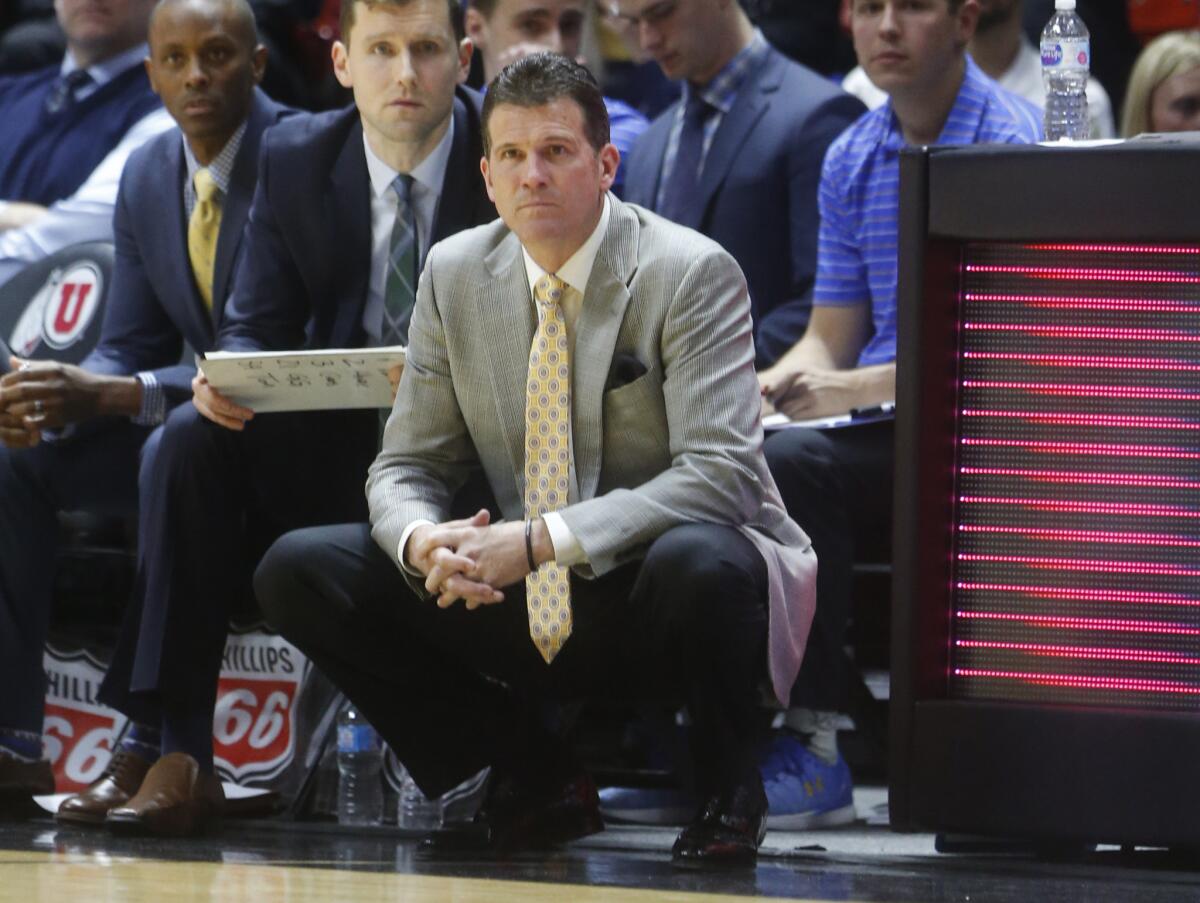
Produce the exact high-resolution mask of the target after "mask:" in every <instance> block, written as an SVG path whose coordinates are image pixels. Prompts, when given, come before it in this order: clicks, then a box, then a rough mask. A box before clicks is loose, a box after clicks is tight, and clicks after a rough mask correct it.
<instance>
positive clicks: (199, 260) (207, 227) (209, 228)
mask: <svg viewBox="0 0 1200 903" xmlns="http://www.w3.org/2000/svg"><path fill="white" fill-rule="evenodd" d="M194 185H195V187H196V206H195V207H194V208H193V209H192V218H191V219H190V220H189V221H188V257H190V258H191V261H192V272H193V273H194V274H195V276H196V288H198V289H199V290H200V297H202V298H203V299H204V304H205V306H207V307H208V309H209V310H210V311H211V310H212V306H213V299H212V292H213V268H214V266H215V264H216V260H217V234H218V233H219V232H220V231H221V204H220V202H219V201H218V200H217V191H218V190H219V189H218V188H217V183H216V182H214V181H213V177H212V175H211V174H210V173H209V171H208V170H207V169H198V170H196V176H195V181H194Z"/></svg>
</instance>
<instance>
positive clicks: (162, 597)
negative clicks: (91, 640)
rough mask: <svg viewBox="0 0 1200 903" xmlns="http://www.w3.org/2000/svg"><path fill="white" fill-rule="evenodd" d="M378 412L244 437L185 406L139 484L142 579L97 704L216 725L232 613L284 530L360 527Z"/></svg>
mask: <svg viewBox="0 0 1200 903" xmlns="http://www.w3.org/2000/svg"><path fill="white" fill-rule="evenodd" d="M377 429H378V427H377V417H376V414H375V412H374V411H365V412H363V411H337V412H314V413H304V414H266V415H261V416H259V417H256V418H254V419H253V420H251V421H250V422H249V423H248V424H247V425H246V429H245V430H244V431H243V432H234V431H232V430H228V429H225V428H224V427H221V426H218V425H216V424H214V423H211V422H210V421H208V420H206V419H204V418H203V417H202V416H201V415H200V414H199V413H198V412H197V411H196V409H195V408H194V407H193V406H192V405H190V404H188V405H180V406H179V407H178V408H176V409H175V410H173V411H172V412H171V413H170V415H169V416H168V418H167V421H166V423H165V424H164V425H163V428H162V430H161V432H160V434H159V439H158V444H157V449H156V452H155V454H154V457H153V461H152V463H151V465H150V467H149V472H148V473H146V474H144V475H143V479H142V491H141V500H140V511H139V525H138V569H137V578H136V584H135V592H134V600H133V603H132V606H133V607H132V608H131V610H130V611H129V612H127V614H126V617H125V620H124V622H123V624H122V631H121V635H120V638H119V640H118V644H117V648H116V651H115V652H114V654H113V661H112V664H111V665H110V667H109V669H108V673H107V675H106V676H105V679H104V683H103V684H102V685H101V688H100V699H101V700H103V701H104V702H106V703H107V704H109V705H111V706H113V707H114V708H117V709H119V710H120V711H122V712H124V713H125V714H126V715H129V716H130V717H131V718H134V719H135V720H138V721H142V722H144V723H148V724H152V725H153V724H157V723H158V722H159V721H160V720H161V718H162V717H163V714H164V713H174V714H179V715H184V716H187V715H203V714H208V715H210V716H211V713H212V709H213V706H214V705H215V702H216V691H217V678H218V677H219V675H220V671H221V661H222V657H223V655H224V650H225V636H226V633H227V630H228V624H229V617H230V615H231V613H233V612H236V611H239V610H244V609H245V607H246V606H247V605H250V606H252V604H253V600H252V597H251V595H250V594H251V591H252V590H251V578H252V575H253V573H254V567H255V565H256V564H257V562H258V559H259V557H260V556H261V554H262V552H263V551H264V550H265V549H266V548H267V547H268V546H269V545H270V543H271V542H272V541H273V540H274V539H275V538H277V537H278V536H280V535H282V534H283V533H285V532H286V531H288V530H292V529H295V528H297V527H303V526H310V525H313V524H321V523H339V522H341V521H344V520H347V519H348V518H354V517H363V516H365V513H366V500H365V498H364V496H363V485H364V483H365V481H366V475H367V468H368V466H369V465H370V462H371V460H372V458H373V456H374V452H375V448H376V436H377Z"/></svg>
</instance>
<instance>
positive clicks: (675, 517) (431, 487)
mask: <svg viewBox="0 0 1200 903" xmlns="http://www.w3.org/2000/svg"><path fill="white" fill-rule="evenodd" d="M610 199H611V201H612V208H613V209H612V216H611V217H610V220H609V226H608V231H607V234H606V235H605V238H604V242H603V244H602V245H601V248H600V252H599V254H598V255H597V257H596V263H595V265H594V267H593V269H592V274H591V277H590V279H589V281H588V285H587V289H586V292H585V296H584V302H583V308H582V311H581V313H580V316H579V322H578V324H577V326H576V339H575V360H574V361H573V362H572V380H573V385H572V392H571V405H572V412H571V416H572V427H573V443H574V445H573V447H574V457H575V469H576V478H577V482H578V486H579V500H578V501H577V502H576V503H575V504H572V505H570V506H568V507H567V508H564V509H562V510H561V511H560V512H559V513H560V514H561V515H562V517H563V520H564V521H565V522H566V524H567V526H568V527H569V528H570V529H571V531H572V533H574V535H575V537H576V538H577V539H578V541H579V543H580V545H581V546H582V547H583V550H584V552H585V553H586V554H587V558H588V562H589V564H588V565H587V566H585V567H581V568H578V569H577V571H578V572H579V573H580V574H581V575H582V576H585V577H590V576H599V575H603V574H605V573H607V572H609V571H611V570H613V569H614V568H616V567H618V566H619V565H622V564H625V563H627V562H630V561H635V560H637V559H639V558H641V557H642V556H643V555H644V554H645V552H646V549H647V548H648V547H649V545H650V543H651V542H653V541H654V540H655V539H656V538H657V537H658V536H660V535H661V534H662V533H663V532H665V531H666V530H667V529H668V528H670V527H673V526H676V525H678V524H684V523H692V522H703V523H714V524H727V525H729V526H733V527H737V528H739V529H741V530H742V531H743V532H744V533H745V534H746V535H747V537H749V539H750V540H751V541H752V542H754V544H755V546H756V547H757V548H758V549H759V551H760V552H761V553H762V555H763V558H764V559H765V561H766V564H767V570H768V574H769V577H770V643H769V648H770V662H769V665H770V671H771V679H772V684H773V686H774V689H775V692H776V695H777V696H779V698H780V699H781V700H786V699H787V698H788V694H789V692H790V691H791V685H792V681H793V680H794V678H795V675H796V671H797V669H798V668H799V666H800V659H801V656H802V654H803V651H804V646H805V643H806V641H807V638H808V630H809V626H810V623H811V621H812V615H813V608H814V602H815V589H814V583H815V578H816V556H815V555H814V553H813V551H812V547H811V544H810V543H809V541H808V538H807V537H806V536H805V535H804V533H803V532H802V531H801V530H800V528H799V527H798V526H797V525H796V524H795V523H794V522H793V521H792V520H791V519H790V518H789V517H788V516H787V513H786V512H785V511H784V508H783V505H782V503H781V501H780V499H779V493H778V490H777V489H776V488H775V482H774V480H773V479H772V478H771V475H770V473H769V472H768V471H767V467H766V462H765V460H764V459H763V455H762V427H761V424H760V420H759V404H758V382H757V379H756V377H755V373H754V346H753V340H752V338H751V323H750V301H749V298H748V296H747V291H746V282H745V279H744V278H743V277H742V273H741V270H740V269H738V266H737V264H736V263H735V262H734V260H733V258H732V257H730V256H729V255H728V254H727V253H726V252H725V251H723V250H722V249H721V248H720V246H719V245H717V244H716V243H714V242H712V241H710V240H709V239H707V238H704V237H703V236H702V235H700V234H699V233H696V232H693V231H692V230H690V229H686V228H683V227H681V226H677V225H675V224H673V223H670V222H668V221H667V220H665V219H662V218H661V217H658V216H656V215H654V214H652V213H650V212H649V211H647V210H644V209H643V208H640V207H636V206H634V205H631V204H622V203H621V202H620V201H618V200H617V199H616V198H615V197H611V198H610ZM536 326H537V314H536V311H535V309H534V304H533V301H532V299H531V297H530V292H529V283H528V281H527V277H526V275H525V266H524V261H523V258H522V254H521V246H520V243H519V242H518V240H517V237H516V236H515V235H514V234H512V233H511V232H510V231H509V230H508V229H507V228H506V227H505V226H504V224H503V223H502V222H500V221H497V222H494V223H491V224H489V225H486V226H480V227H477V228H475V229H470V230H468V231H466V232H461V233H459V234H458V235H455V236H453V237H451V238H448V239H446V240H445V241H443V242H441V243H439V244H438V245H436V246H435V247H434V248H433V249H432V250H431V251H430V253H429V258H428V260H427V262H426V266H425V272H424V274H423V275H422V277H421V282H420V287H419V290H418V293H417V303H416V308H415V310H414V312H413V318H412V326H411V328H410V332H409V349H408V361H407V365H406V366H405V369H404V377H403V379H402V380H401V383H400V391H399V394H398V395H397V397H396V404H395V407H394V409H393V413H392V417H391V419H390V420H389V422H388V426H387V430H386V432H385V434H384V440H383V449H382V451H381V452H380V454H379V457H378V459H377V460H376V461H375V464H374V465H373V466H372V468H371V473H370V477H369V479H368V481H367V495H368V499H369V501H370V506H371V523H372V525H373V535H374V536H375V539H376V541H377V542H378V543H379V544H380V546H382V547H383V549H384V550H385V551H386V552H387V553H388V555H390V556H393V558H394V557H395V556H396V554H397V551H398V547H399V542H400V537H401V534H402V533H403V531H404V528H405V527H406V526H408V524H410V523H412V522H413V521H414V520H417V519H428V520H431V521H434V522H441V521H444V520H446V519H447V512H448V511H449V509H450V501H451V498H452V497H453V495H454V492H455V490H456V489H457V488H458V487H459V486H460V485H461V484H462V482H463V481H464V480H465V479H466V476H467V475H468V473H469V472H470V470H471V469H472V468H475V467H478V466H480V465H482V467H483V469H484V472H485V474H486V476H487V479H488V483H489V484H490V486H491V488H492V491H493V492H494V494H495V497H496V501H497V503H498V504H499V506H500V509H501V511H502V512H503V515H504V517H505V518H506V519H509V520H521V519H522V518H523V516H524V514H523V498H524V460H525V459H524V455H525V452H524V448H525V388H524V384H525V375H526V370H527V367H528V361H529V348H530V345H531V343H532V341H533V335H534V331H535V329H536ZM634 360H636V362H638V363H637V364H635V365H634V366H633V367H632V372H633V373H636V372H638V371H640V370H641V368H642V367H644V368H645V373H643V374H642V375H640V376H637V377H636V378H633V379H632V380H631V381H627V382H624V381H623V377H624V378H628V377H629V376H630V375H631V368H630V366H629V365H630V363H631V362H632V361H634ZM614 362H616V364H617V365H616V366H614ZM414 582H415V581H414ZM422 592H423V590H422Z"/></svg>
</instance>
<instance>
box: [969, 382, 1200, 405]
mask: <svg viewBox="0 0 1200 903" xmlns="http://www.w3.org/2000/svg"><path fill="white" fill-rule="evenodd" d="M963 388H964V389H1012V390H1016V391H1020V392H1032V393H1034V394H1037V395H1067V396H1072V397H1080V398H1134V399H1139V400H1140V399H1161V400H1165V401H1200V392H1185V391H1184V390H1182V389H1170V388H1165V387H1162V386H1098V385H1091V384H1088V383H1043V382H1024V381H1020V380H1004V379H965V380H963Z"/></svg>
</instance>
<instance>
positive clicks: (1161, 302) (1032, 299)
mask: <svg viewBox="0 0 1200 903" xmlns="http://www.w3.org/2000/svg"><path fill="white" fill-rule="evenodd" d="M963 300H965V301H968V302H990V303H1006V304H1021V305H1024V306H1027V307H1042V308H1049V309H1051V310H1057V309H1059V308H1064V307H1065V308H1070V309H1071V310H1120V311H1138V312H1141V313H1191V312H1196V311H1200V304H1198V303H1197V302H1195V301H1187V300H1175V299H1173V298H1170V299H1168V298H1092V297H1069V296H1065V295H1010V294H985V293H982V292H967V293H966V294H965V295H964V296H963Z"/></svg>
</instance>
